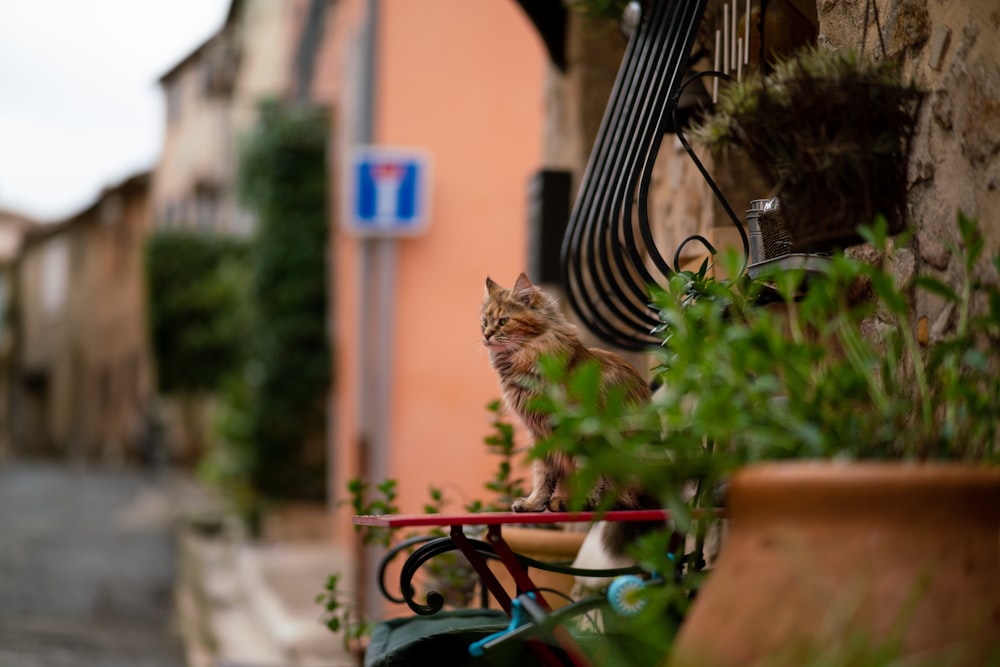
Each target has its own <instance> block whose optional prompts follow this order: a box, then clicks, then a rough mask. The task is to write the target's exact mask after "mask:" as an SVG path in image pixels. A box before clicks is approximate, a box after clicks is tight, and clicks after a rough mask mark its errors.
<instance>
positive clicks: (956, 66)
mask: <svg viewBox="0 0 1000 667" xmlns="http://www.w3.org/2000/svg"><path fill="white" fill-rule="evenodd" d="M875 5H877V9H878V17H879V24H880V25H881V27H882V42H883V43H884V48H885V57H888V58H892V59H896V60H899V61H900V62H902V65H903V72H904V74H905V75H906V76H907V77H911V78H912V79H913V80H914V81H915V82H916V83H917V84H918V85H919V86H920V87H921V88H922V89H923V90H925V91H926V93H927V97H926V98H925V100H924V103H923V106H922V108H921V111H920V117H919V122H918V125H917V129H916V133H915V136H914V140H913V144H912V149H911V155H910V164H909V193H908V196H907V205H908V215H909V218H910V223H911V225H912V227H913V229H914V231H915V236H914V239H913V240H912V241H911V242H909V243H908V244H907V245H906V247H903V248H899V249H897V251H896V258H895V261H894V262H893V267H892V268H893V271H894V273H895V274H896V275H897V279H899V280H900V281H902V282H904V283H905V282H907V281H909V280H910V279H911V277H912V276H913V275H915V274H916V273H918V272H919V273H930V274H933V275H936V276H937V277H939V278H942V279H944V280H945V281H947V282H949V283H951V284H953V285H957V284H958V283H959V281H960V280H961V276H962V265H961V261H960V259H959V258H958V257H956V256H955V253H954V252H953V251H952V249H951V247H952V246H953V245H954V244H955V243H957V241H958V232H957V225H956V216H957V213H958V211H962V212H964V213H965V214H966V215H969V216H972V217H976V218H978V219H979V221H980V225H981V229H982V231H983V235H984V237H985V241H986V247H987V253H993V252H995V251H996V250H997V249H998V248H1000V40H997V39H996V35H997V34H998V29H1000V6H998V5H996V4H995V3H991V2H982V1H981V0H962V1H959V2H944V1H942V0H879V1H878V2H877V3H875ZM864 17H865V3H864V2H861V1H860V0H853V1H848V0H821V2H820V4H819V19H820V36H819V40H820V43H821V44H823V45H825V46H828V47H831V48H848V47H850V48H855V49H860V48H863V50H864V53H865V54H867V55H869V56H871V57H874V58H881V57H883V52H882V48H883V47H882V44H880V43H879V39H878V32H877V31H876V26H875V25H874V12H873V11H872V9H871V8H869V26H868V31H867V32H868V38H867V41H866V43H865V44H862V43H861V37H862V34H863V32H864V31H863V30H862V29H861V28H862V27H863V25H864V23H863V22H864ZM990 273H992V271H990ZM979 277H980V278H983V279H987V280H996V276H995V275H985V274H984V275H980V276H979ZM916 309H917V313H916V315H917V321H918V331H919V333H920V335H921V337H928V338H930V339H934V338H936V337H938V336H940V335H942V334H944V333H947V332H948V330H949V329H950V328H951V327H952V326H953V324H954V320H955V313H954V308H953V307H952V306H951V305H949V304H946V303H945V302H944V301H943V300H941V299H939V298H937V297H934V296H927V295H922V296H920V297H919V298H918V302H917V303H916Z"/></svg>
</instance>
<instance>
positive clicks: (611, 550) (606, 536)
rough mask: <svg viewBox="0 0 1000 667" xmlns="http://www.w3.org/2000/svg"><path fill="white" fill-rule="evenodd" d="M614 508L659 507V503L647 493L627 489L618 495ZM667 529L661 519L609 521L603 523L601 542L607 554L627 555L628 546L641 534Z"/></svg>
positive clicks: (616, 556) (618, 556)
mask: <svg viewBox="0 0 1000 667" xmlns="http://www.w3.org/2000/svg"><path fill="white" fill-rule="evenodd" d="M614 509H616V510H640V509H641V510H651V509H661V503H660V502H659V500H658V499H657V498H655V497H653V496H651V495H649V494H645V493H638V492H635V491H629V492H626V493H623V494H622V495H621V496H620V497H619V499H618V502H617V503H616V504H615V508H614ZM668 529H669V527H668V526H667V524H666V523H665V522H663V521H609V522H606V523H605V526H604V530H603V534H602V535H601V542H602V544H603V546H604V549H605V550H606V551H607V552H608V555H610V556H611V557H613V558H620V557H622V556H625V555H627V553H628V547H629V546H630V545H632V544H634V543H635V542H636V541H637V540H638V539H639V538H640V537H642V536H643V535H648V534H649V533H652V532H655V531H663V530H668Z"/></svg>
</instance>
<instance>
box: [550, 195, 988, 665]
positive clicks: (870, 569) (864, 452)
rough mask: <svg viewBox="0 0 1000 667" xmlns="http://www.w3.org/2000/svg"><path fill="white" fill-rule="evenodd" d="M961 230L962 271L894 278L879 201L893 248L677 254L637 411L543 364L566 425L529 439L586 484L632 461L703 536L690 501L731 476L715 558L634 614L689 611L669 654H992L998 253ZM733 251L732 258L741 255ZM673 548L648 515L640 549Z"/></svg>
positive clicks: (880, 228)
mask: <svg viewBox="0 0 1000 667" xmlns="http://www.w3.org/2000/svg"><path fill="white" fill-rule="evenodd" d="M959 231H960V237H961V241H962V248H961V258H962V281H961V284H960V285H959V286H958V287H957V288H953V287H951V286H950V285H948V284H945V283H944V282H942V281H940V280H937V279H935V278H932V277H930V276H926V275H922V276H918V277H916V278H915V279H913V280H912V281H909V282H907V283H903V284H899V283H898V282H897V280H896V279H895V278H894V277H893V274H892V272H891V271H890V270H888V268H886V267H888V266H890V265H891V263H892V262H893V247H895V246H899V245H900V244H902V243H904V240H903V239H897V240H896V241H895V243H893V242H892V241H891V240H890V239H889V237H888V228H887V225H886V224H885V222H884V221H882V222H880V224H877V225H876V226H875V227H874V228H869V229H862V231H861V235H862V236H863V237H864V238H866V239H867V240H868V241H869V242H870V243H872V245H873V246H874V248H875V249H876V250H878V251H879V252H880V253H881V254H882V256H883V258H884V259H883V263H884V264H885V265H886V267H883V266H879V265H870V264H866V263H863V262H860V261H857V260H852V259H850V258H847V257H844V256H843V255H835V256H834V257H833V258H832V260H831V261H830V263H829V265H828V266H824V267H822V268H821V269H820V270H819V272H818V273H816V274H813V275H809V276H807V275H806V274H805V273H803V272H795V271H787V272H782V273H775V274H772V275H767V276H763V277H762V278H761V279H755V280H751V279H748V278H745V277H741V278H738V279H736V280H714V279H712V278H711V277H710V275H709V273H708V272H707V271H705V270H702V271H700V272H694V273H680V274H677V275H676V276H675V277H674V279H673V280H672V281H671V282H670V284H669V285H667V286H666V288H665V289H663V290H659V291H657V292H656V293H655V294H654V297H653V301H654V304H655V306H656V307H657V308H658V309H659V312H660V316H661V320H662V327H661V329H660V332H661V334H662V336H663V346H662V348H661V349H660V350H658V351H657V353H656V356H657V360H658V362H659V365H658V366H657V369H656V376H657V381H658V383H659V384H661V389H660V390H659V391H658V392H657V393H656V394H655V396H654V399H653V401H652V402H651V403H650V404H649V405H648V406H646V407H645V408H644V409H643V410H641V411H639V412H638V413H635V414H613V413H612V414H610V415H601V414H596V413H590V412H588V410H587V407H586V406H587V404H586V401H584V400H581V396H584V395H585V394H586V391H587V390H586V387H582V386H580V384H581V382H580V379H577V380H576V381H574V379H573V378H570V379H569V381H562V380H561V379H560V378H558V372H556V373H549V377H550V378H554V379H560V382H558V383H557V384H558V386H557V387H556V388H555V389H554V390H553V391H552V392H551V393H550V395H549V396H548V399H547V401H546V403H547V405H546V406H545V407H546V408H547V409H549V410H550V411H551V412H552V413H553V416H554V419H555V420H556V423H557V424H558V426H557V428H556V433H555V435H554V436H553V438H552V439H551V440H550V441H548V442H545V443H541V444H540V445H539V447H538V453H543V452H544V451H546V450H547V448H550V447H551V448H559V449H563V450H569V451H573V452H575V453H576V454H577V455H578V457H579V460H581V461H582V467H581V471H580V478H579V483H580V484H581V485H582V487H583V488H588V486H589V484H591V483H592V481H593V480H594V479H596V477H597V476H598V475H601V474H605V475H607V474H612V475H615V476H618V477H620V478H622V479H632V480H636V481H638V482H639V483H641V484H642V485H643V486H644V487H645V488H647V489H657V490H659V491H660V493H661V495H662V499H663V501H664V503H665V504H666V505H667V506H668V507H670V508H671V509H673V510H674V516H675V521H676V523H677V526H678V527H680V528H688V529H690V530H691V531H692V533H693V534H694V535H695V536H703V535H704V524H705V522H704V521H695V520H693V519H692V517H694V516H696V515H695V514H694V512H693V510H696V509H699V508H705V507H707V506H711V505H713V504H715V503H716V502H718V494H716V493H715V491H716V490H717V489H719V488H720V487H725V486H726V485H727V484H728V492H727V493H726V494H725V498H726V500H725V502H726V504H727V511H728V512H729V516H730V525H729V531H728V533H727V536H726V538H725V540H724V542H723V546H722V549H721V555H720V557H719V560H718V562H717V563H716V565H715V566H714V567H713V568H712V571H711V574H709V575H707V577H705V575H704V573H701V574H697V575H696V576H695V577H693V578H687V579H682V580H679V581H680V583H677V582H675V581H674V580H673V579H669V578H668V579H667V580H666V581H665V585H664V586H662V587H660V588H658V589H651V590H655V591H657V593H656V594H655V597H656V598H658V600H659V603H658V604H653V605H650V606H649V608H648V609H647V611H646V612H643V616H644V617H645V620H643V618H642V617H640V618H638V619H637V620H636V623H637V624H638V625H637V627H639V628H642V627H644V626H643V623H646V624H649V625H650V626H652V627H655V628H657V630H656V631H657V632H659V633H660V635H661V636H665V637H667V636H669V635H670V632H669V630H670V628H664V627H663V625H664V623H665V620H664V619H665V618H668V617H669V616H670V615H668V614H664V613H663V612H664V610H665V609H668V608H669V609H671V610H673V611H679V612H680V614H681V615H682V616H684V617H686V618H685V620H684V622H683V623H682V624H681V626H680V631H679V636H678V639H677V642H676V644H675V645H674V646H673V648H672V649H671V651H672V660H673V661H674V662H672V663H671V664H674V665H678V666H680V665H683V666H687V665H714V666H720V665H758V664H761V665H762V664H766V665H785V664H787V665H808V664H816V665H819V664H823V665H839V664H844V665H847V664H862V665H869V664H872V665H874V664H880V665H881V664H885V665H888V664H897V663H894V662H892V660H895V659H899V658H901V657H903V656H905V657H906V659H908V660H910V661H911V662H906V663H905V664H948V665H981V664H987V662H986V659H987V658H993V657H994V652H1000V645H998V644H1000V566H998V562H1000V560H998V557H1000V552H998V549H1000V540H998V535H1000V468H998V467H997V465H996V464H998V463H1000V419H998V415H1000V372H998V371H1000V287H998V285H997V272H998V271H1000V255H998V256H996V257H994V258H992V260H993V261H992V263H987V262H985V261H983V260H984V258H983V248H984V242H983V239H982V236H981V235H980V233H979V229H978V226H977V225H976V223H975V222H974V221H972V220H970V219H968V218H966V217H964V216H961V215H960V216H959ZM722 261H724V262H728V263H731V264H733V266H732V267H730V271H729V272H727V273H726V274H727V275H737V274H738V267H739V262H738V258H735V257H729V258H726V259H723V260H722ZM921 292H922V293H924V294H925V295H931V296H933V297H934V298H936V299H939V300H940V301H941V302H942V303H943V304H946V305H947V307H948V308H954V310H955V313H956V321H955V323H954V327H953V329H952V330H951V331H950V332H945V333H944V334H943V335H940V336H938V337H935V338H933V339H932V338H931V337H930V336H927V337H924V335H923V333H922V331H923V329H922V327H920V326H919V323H916V322H914V321H913V316H912V304H913V303H914V299H915V298H916V296H917V294H918V293H921ZM768 300H774V301H777V302H778V304H779V305H780V307H772V306H762V305H761V304H762V303H764V302H766V301H768ZM623 420H628V421H627V422H625V423H627V425H628V427H627V428H623V427H622V424H623ZM691 480H696V481H697V483H698V487H697V488H698V490H697V492H696V493H695V494H694V495H693V497H687V496H685V495H684V493H683V491H684V489H685V488H686V487H687V486H688V485H689V482H690V481H691ZM667 549H668V548H667V542H666V539H665V538H664V537H663V536H655V535H654V536H651V537H650V538H648V539H647V540H644V542H643V543H641V544H640V545H639V546H638V547H637V549H636V554H637V556H638V557H639V558H641V559H642V561H643V562H644V564H645V565H646V567H647V568H648V569H649V570H651V571H656V572H661V573H663V572H669V571H672V570H673V569H674V568H675V567H676V564H677V563H678V562H680V561H679V557H683V556H684V554H683V553H668V551H667ZM696 559H697V558H696ZM688 569H691V568H688ZM703 577H704V580H705V585H704V586H700V580H701V579H702V578H703ZM692 589H698V591H697V597H694V603H693V604H691V600H692V598H693V595H692ZM721 628H725V631H724V632H723V631H722V630H721ZM644 631H645V632H650V631H652V630H650V628H649V627H647V628H646V629H645V630H644ZM663 649H664V651H666V650H668V642H666V641H665V642H664V645H663ZM814 660H815V662H814ZM927 661H937V662H927Z"/></svg>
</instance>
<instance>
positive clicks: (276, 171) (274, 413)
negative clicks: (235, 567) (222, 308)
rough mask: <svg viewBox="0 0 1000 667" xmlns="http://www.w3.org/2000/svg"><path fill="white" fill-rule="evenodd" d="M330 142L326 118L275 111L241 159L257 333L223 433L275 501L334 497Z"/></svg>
mask: <svg viewBox="0 0 1000 667" xmlns="http://www.w3.org/2000/svg"><path fill="white" fill-rule="evenodd" d="M326 144H327V119H326V116H325V115H324V114H323V113H322V112H320V111H318V110H316V109H313V108H305V107H294V108H291V107H281V106H279V105H277V104H274V103H268V104H265V105H263V106H262V107H261V115H260V120H259V122H258V125H257V127H256V129H255V130H254V132H253V133H252V134H251V135H250V136H249V137H248V139H247V141H246V142H245V143H244V144H243V146H242V150H241V155H240V163H239V174H238V188H239V190H238V191H239V196H240V199H241V201H242V202H243V203H244V204H245V205H246V206H248V207H249V208H250V209H251V210H252V211H253V212H254V213H255V214H256V217H257V233H256V236H255V238H254V242H253V246H252V251H251V260H252V261H251V275H250V284H249V292H250V304H251V318H252V326H251V327H250V328H249V330H248V331H247V332H246V345H247V347H248V361H247V364H246V366H245V367H244V369H243V372H242V373H241V375H240V376H239V377H238V378H237V379H236V381H234V382H232V383H231V384H230V386H229V389H228V391H227V404H228V410H227V417H226V419H225V420H224V422H223V431H224V435H225V436H226V437H227V439H229V440H230V441H231V443H232V444H234V445H235V446H236V447H237V449H238V451H239V452H240V454H241V457H240V458H241V459H242V462H241V465H240V467H241V469H242V471H243V472H245V474H246V475H247V476H248V479H249V482H250V484H251V485H252V487H253V488H254V489H255V490H256V492H258V493H259V494H261V495H263V496H265V497H285V498H287V497H298V498H320V497H323V496H324V495H325V478H326V464H325V460H324V459H325V433H326V396H327V389H328V387H329V383H330V354H329V346H328V338H327V326H326V319H327V289H326V281H327V268H326V253H327V247H328V246H327V237H328V231H327V171H326Z"/></svg>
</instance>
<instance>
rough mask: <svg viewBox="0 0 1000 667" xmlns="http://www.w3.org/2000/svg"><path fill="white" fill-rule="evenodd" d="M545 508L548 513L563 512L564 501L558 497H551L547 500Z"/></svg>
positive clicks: (564, 509)
mask: <svg viewBox="0 0 1000 667" xmlns="http://www.w3.org/2000/svg"><path fill="white" fill-rule="evenodd" d="M547 506H548V510H549V511H550V512H565V511H566V499H565V498H562V497H560V496H552V497H551V498H549V502H548V505H547Z"/></svg>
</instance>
